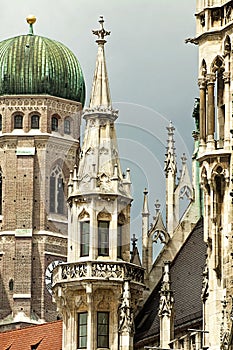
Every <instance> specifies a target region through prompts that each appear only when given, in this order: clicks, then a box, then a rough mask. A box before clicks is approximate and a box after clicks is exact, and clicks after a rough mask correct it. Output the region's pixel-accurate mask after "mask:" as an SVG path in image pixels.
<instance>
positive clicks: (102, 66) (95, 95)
mask: <svg viewBox="0 0 233 350" xmlns="http://www.w3.org/2000/svg"><path fill="white" fill-rule="evenodd" d="M99 23H100V29H97V30H93V31H92V32H93V34H95V35H97V37H98V39H97V40H96V42H97V44H98V53H97V59H96V68H95V74H94V79H93V83H92V91H91V98H90V108H93V107H97V106H104V107H111V105H112V102H111V96H110V89H109V82H108V74H107V68H106V60H105V54H104V45H105V43H106V42H107V41H106V40H105V37H106V36H107V35H110V32H109V31H106V30H105V29H104V19H103V17H102V16H100V20H99Z"/></svg>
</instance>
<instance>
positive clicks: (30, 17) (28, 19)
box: [26, 15, 36, 35]
mask: <svg viewBox="0 0 233 350" xmlns="http://www.w3.org/2000/svg"><path fill="white" fill-rule="evenodd" d="M26 20H27V22H28V24H29V35H33V34H34V33H33V24H34V23H35V22H36V17H35V16H34V15H29V16H27V18H26Z"/></svg>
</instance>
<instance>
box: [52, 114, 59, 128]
mask: <svg viewBox="0 0 233 350" xmlns="http://www.w3.org/2000/svg"><path fill="white" fill-rule="evenodd" d="M52 131H58V118H57V117H52Z"/></svg>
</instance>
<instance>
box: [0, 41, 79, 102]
mask: <svg viewBox="0 0 233 350" xmlns="http://www.w3.org/2000/svg"><path fill="white" fill-rule="evenodd" d="M0 69H1V72H0V94H1V95H6V94H9V95H12V94H16V95H18V94H49V95H53V96H57V97H62V98H66V99H69V100H75V101H79V102H81V103H82V105H84V102H85V83H84V78H83V73H82V70H81V67H80V64H79V62H78V60H77V58H76V57H75V55H74V54H73V53H72V52H71V51H70V50H69V49H68V48H67V47H66V46H64V45H63V44H61V43H59V42H57V41H55V40H51V39H48V38H44V37H41V36H37V35H31V34H29V35H21V36H17V37H14V38H10V39H7V40H4V41H2V42H0Z"/></svg>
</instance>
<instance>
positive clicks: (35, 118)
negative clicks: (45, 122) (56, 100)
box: [31, 114, 40, 129]
mask: <svg viewBox="0 0 233 350" xmlns="http://www.w3.org/2000/svg"><path fill="white" fill-rule="evenodd" d="M39 127H40V117H39V115H37V114H34V115H32V116H31V129H39Z"/></svg>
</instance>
